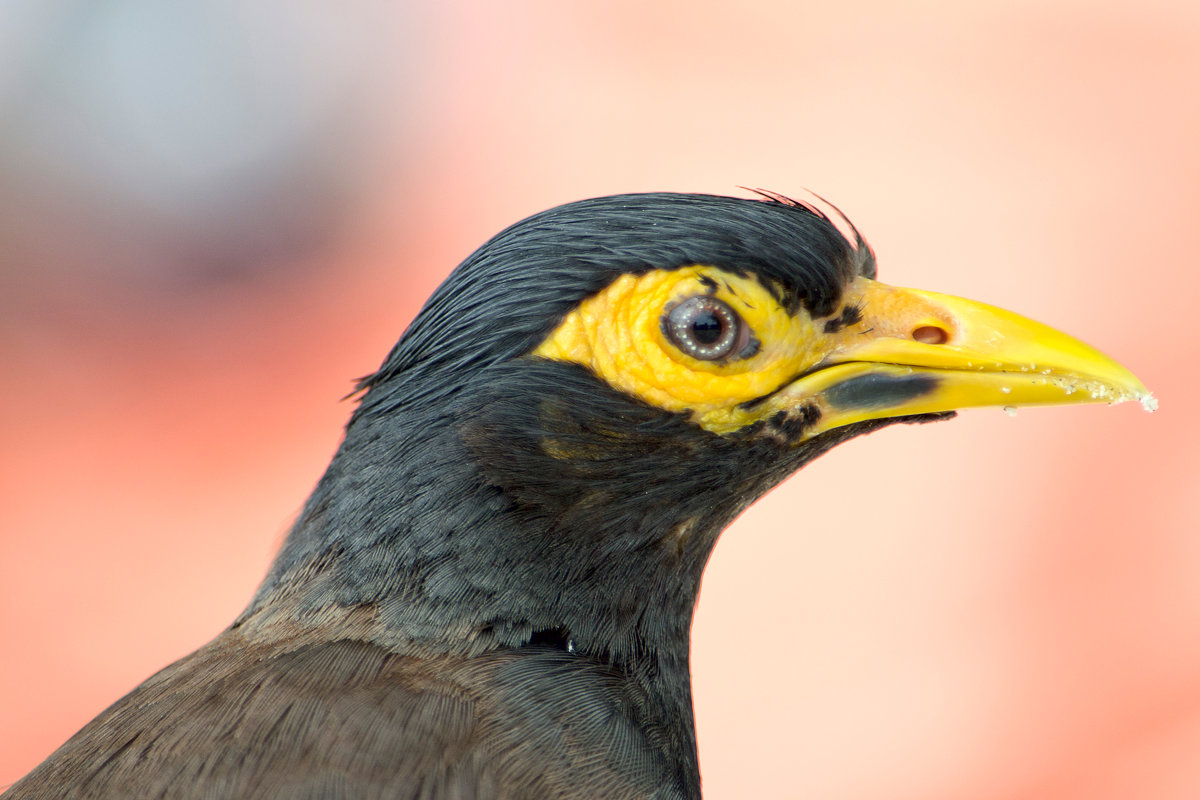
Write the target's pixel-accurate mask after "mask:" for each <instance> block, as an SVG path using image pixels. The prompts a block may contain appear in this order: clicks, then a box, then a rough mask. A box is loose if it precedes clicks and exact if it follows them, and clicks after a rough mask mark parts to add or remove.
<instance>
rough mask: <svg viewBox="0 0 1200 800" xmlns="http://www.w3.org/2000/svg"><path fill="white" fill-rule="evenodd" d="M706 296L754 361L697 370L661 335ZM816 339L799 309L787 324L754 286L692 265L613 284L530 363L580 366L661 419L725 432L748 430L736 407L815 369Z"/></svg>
mask: <svg viewBox="0 0 1200 800" xmlns="http://www.w3.org/2000/svg"><path fill="white" fill-rule="evenodd" d="M702 277H703V278H706V279H707V282H706V281H705V280H702V279H701V278H702ZM714 282H715V284H716V289H715V290H714V289H713V288H712V283H714ZM708 294H711V295H713V296H715V297H717V298H719V299H721V300H723V301H724V302H726V303H727V304H729V306H730V308H732V309H733V310H734V311H735V312H737V314H738V315H739V316H740V317H741V318H742V321H743V323H744V324H746V325H749V326H750V329H751V331H752V332H753V335H754V337H755V338H756V339H757V340H758V342H759V343H760V346H759V349H758V351H757V352H756V353H755V354H754V355H753V356H751V357H749V358H743V359H738V358H737V357H736V356H734V357H732V358H730V359H729V360H725V361H702V360H699V359H695V358H692V357H691V356H688V355H686V354H684V353H683V352H681V351H680V350H679V348H678V347H676V346H675V344H674V343H673V342H671V340H670V339H668V338H667V336H666V334H665V333H663V330H662V318H663V315H664V314H665V313H666V311H667V310H668V309H669V308H671V307H672V306H673V305H674V304H675V303H677V302H680V301H682V300H684V299H686V298H688V297H692V296H695V295H708ZM818 340H819V333H818V332H817V331H816V329H815V326H814V325H813V322H812V320H811V318H810V317H809V316H808V314H807V313H806V312H805V311H804V310H803V309H800V310H798V311H796V313H795V314H794V315H789V314H788V313H787V312H786V311H784V310H783V309H782V308H781V307H780V306H779V303H778V302H777V301H776V300H775V298H774V297H772V295H771V293H770V292H769V291H767V289H766V288H765V287H763V286H762V284H760V283H759V282H758V281H756V280H754V279H753V278H743V277H740V276H738V275H735V274H733V273H730V272H726V271H724V270H720V269H717V268H715V267H709V266H692V267H683V268H681V269H674V270H655V271H653V272H647V273H644V274H642V275H623V276H621V277H620V278H618V279H617V280H616V281H614V282H613V283H612V284H610V285H609V286H608V287H607V288H606V289H604V290H603V291H601V292H600V293H599V294H596V295H594V296H592V297H590V298H588V299H587V300H585V301H584V302H583V303H581V304H580V305H579V307H578V308H576V309H575V310H574V311H572V312H570V313H569V314H568V315H567V316H566V318H564V319H563V321H562V323H561V324H560V325H559V327H558V328H557V329H555V330H554V332H552V333H551V334H550V336H548V337H547V338H546V340H545V341H544V342H542V344H541V345H540V346H538V348H537V349H536V350H534V352H533V354H534V355H537V356H541V357H543V358H550V359H555V360H559V361H571V362H575V363H578V364H582V365H584V366H586V367H588V368H590V369H591V370H592V371H593V372H594V373H595V374H596V375H598V376H600V377H601V378H603V379H604V380H605V381H607V382H608V383H609V384H610V385H611V386H613V387H615V388H616V389H618V390H620V391H623V392H625V393H627V394H630V395H633V396H635V397H638V398H640V399H642V400H644V401H645V402H647V403H650V404H652V405H656V406H659V407H660V408H664V409H666V410H668V411H676V412H683V411H689V412H691V413H692V414H693V415H694V418H695V419H696V421H697V422H698V423H700V424H701V425H702V426H703V427H705V428H707V429H709V430H711V431H713V432H715V433H729V432H732V431H735V430H737V429H739V428H741V427H744V426H745V425H747V424H749V423H750V422H752V421H754V418H755V417H754V415H753V414H749V413H747V412H746V411H743V410H741V409H738V405H739V404H741V403H744V402H746V401H747V400H753V399H755V398H757V397H761V396H762V395H765V394H768V393H770V392H772V391H774V390H775V389H777V388H779V387H780V386H782V385H783V384H785V383H787V382H788V381H790V380H791V379H793V378H794V377H795V376H796V375H797V374H798V373H799V372H801V371H803V370H804V369H805V368H807V366H809V365H810V364H812V363H813V362H814V361H816V360H819V358H820V357H821V356H820V354H819V353H818V352H817V344H818Z"/></svg>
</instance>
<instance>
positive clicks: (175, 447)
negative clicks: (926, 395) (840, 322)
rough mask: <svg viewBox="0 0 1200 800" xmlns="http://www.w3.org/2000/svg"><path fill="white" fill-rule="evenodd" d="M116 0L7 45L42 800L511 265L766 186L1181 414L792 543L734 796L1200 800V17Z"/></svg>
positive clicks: (738, 739) (25, 523)
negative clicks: (490, 240)
mask: <svg viewBox="0 0 1200 800" xmlns="http://www.w3.org/2000/svg"><path fill="white" fill-rule="evenodd" d="M82 5H86V4H78V3H70V2H61V1H59V2H48V1H47V2H43V3H42V4H40V5H38V4H32V3H26V4H23V5H22V4H16V6H15V7H16V8H23V9H25V10H24V12H23V14H22V13H19V12H16V11H9V12H6V13H8V14H9V15H10V16H12V17H14V18H15V19H16V21H17V22H18V23H19V26H18V27H17V29H16V30H17V31H18V35H14V36H8V37H5V41H7V42H8V44H6V45H4V46H2V47H0V52H5V53H7V55H3V56H0V61H3V64H0V66H3V65H4V64H6V65H7V66H8V67H10V68H11V69H5V70H0V72H2V73H4V74H5V75H6V76H7V77H5V78H4V79H3V81H0V111H3V110H4V109H5V108H7V109H8V111H6V112H5V113H4V118H5V119H6V120H7V122H6V125H8V126H9V127H12V126H16V128H17V129H18V132H19V133H20V136H17V137H16V138H15V139H14V137H13V136H10V135H8V134H6V136H7V144H5V145H2V147H3V148H5V151H4V153H3V154H2V155H0V178H2V179H0V219H3V220H4V221H3V222H0V248H2V249H0V279H2V280H3V281H4V284H5V286H4V288H3V290H0V363H3V365H4V366H3V371H2V372H0V398H2V399H0V403H3V415H2V416H0V442H2V443H3V444H2V446H0V448H2V450H0V452H2V453H3V456H2V461H0V470H2V474H0V566H2V569H3V581H0V637H2V640H3V651H4V652H3V656H0V785H4V784H7V783H10V782H12V781H14V780H15V779H16V778H18V777H19V776H20V775H22V774H23V773H24V772H25V771H27V770H28V769H30V768H31V767H33V766H34V765H35V764H36V763H37V762H38V761H39V760H41V759H42V758H44V757H45V756H46V755H47V754H48V753H50V751H51V750H53V749H54V747H56V746H57V745H58V744H59V743H60V742H61V741H63V740H64V739H66V738H67V737H68V736H69V735H70V734H71V733H73V732H74V731H75V730H77V729H78V728H79V727H80V726H81V725H82V724H83V723H85V722H86V721H87V720H88V719H89V718H91V717H92V716H93V715H95V714H96V713H98V712H99V711H100V710H101V709H103V708H104V707H105V706H106V705H108V704H109V703H110V702H112V701H113V700H115V699H116V698H117V697H118V696H120V695H121V694H123V693H124V692H126V691H127V690H129V689H130V688H132V687H133V686H134V685H136V684H137V683H138V682H139V681H141V680H142V679H143V678H145V677H146V676H148V675H149V674H150V673H152V672H153V671H155V670H157V669H158V668H160V667H162V666H163V665H165V664H167V663H168V662H170V661H172V660H173V659H176V658H178V657H180V656H182V655H184V654H185V653H187V652H189V651H190V650H192V649H193V648H195V647H197V646H198V645H200V644H201V643H203V642H204V641H206V640H207V639H208V638H210V637H212V636H213V635H215V634H216V633H217V632H218V631H220V630H221V629H222V627H224V626H225V625H226V624H227V623H228V622H229V621H230V620H231V619H232V618H233V617H234V616H235V615H236V614H237V613H238V611H239V610H240V609H241V608H242V606H243V605H244V604H245V603H246V601H247V600H248V598H249V596H250V594H251V592H252V591H253V589H254V586H255V585H256V582H257V581H258V580H259V579H260V577H261V576H262V574H263V572H264V570H265V569H266V567H267V564H268V562H269V559H270V558H271V555H272V552H273V551H274V549H275V548H276V547H277V545H278V543H279V541H280V539H281V537H282V536H283V534H284V532H285V530H286V528H287V526H288V524H289V521H290V519H291V518H292V516H293V515H294V513H295V512H296V510H297V509H298V507H299V506H300V504H301V503H302V502H303V500H304V498H305V496H306V494H307V492H308V491H309V489H310V487H311V486H312V485H313V483H314V482H315V481H316V479H317V477H318V476H319V475H320V472H321V470H322V469H323V468H324V466H325V464H326V461H327V459H328V457H329V456H330V455H331V453H332V451H333V449H334V447H335V446H336V444H337V441H338V437H339V433H340V426H341V425H342V424H343V422H344V421H345V419H346V417H347V415H348V414H349V412H350V408H351V407H350V405H349V404H348V403H344V402H339V400H338V398H340V397H341V396H342V395H344V394H345V393H346V392H347V391H348V390H349V388H350V380H351V379H352V378H354V377H356V376H358V375H362V374H364V373H367V372H369V371H370V370H372V369H373V368H374V366H376V365H377V364H378V363H379V361H380V360H381V359H382V358H383V356H384V355H385V354H386V353H387V351H388V349H389V348H390V347H391V345H392V344H393V342H394V341H395V339H396V338H397V337H398V335H399V334H400V332H401V331H402V330H403V329H404V326H405V324H406V323H407V321H408V320H409V319H411V317H412V315H413V314H414V313H415V312H416V310H417V309H418V308H419V306H420V303H421V302H422V300H423V299H424V297H425V296H426V295H427V294H428V292H429V291H431V290H432V288H433V287H434V286H435V285H436V284H437V283H438V281H440V280H441V278H442V277H444V276H445V274H446V273H447V272H448V271H449V270H450V269H451V268H452V267H453V266H454V265H455V264H456V263H457V262H458V261H459V260H460V259H461V258H462V257H463V256H465V255H466V254H467V253H468V252H469V251H470V250H472V249H473V248H474V247H475V246H476V245H478V244H479V243H481V242H482V241H483V239H484V238H486V237H487V236H489V235H490V234H491V233H493V232H495V231H496V230H498V229H499V228H500V227H502V226H504V225H506V224H508V223H509V222H512V221H514V220H515V219H517V218H520V217H522V216H525V215H527V214H529V213H532V212H534V211H537V210H540V209H543V208H546V207H548V206H551V205H555V204H557V203H560V202H564V201H568V200H573V199H577V198H582V197H585V196H591V195H597V194H605V193H612V192H624V191H640V190H676V191H703V192H715V193H735V194H736V193H739V191H740V190H739V189H738V188H737V187H738V185H745V186H763V187H767V188H770V189H774V190H777V191H780V192H784V193H797V194H799V193H802V192H803V191H804V190H805V188H811V189H813V190H815V191H817V192H819V193H821V194H823V195H824V196H826V197H828V198H829V199H831V200H832V201H834V202H835V203H837V204H838V205H839V206H841V207H842V209H843V210H844V211H845V212H846V213H847V214H848V215H849V216H850V217H851V218H852V219H853V220H854V221H855V223H856V224H857V225H858V226H859V227H860V228H861V229H862V230H863V231H864V232H865V234H866V235H867V237H868V238H869V239H870V240H871V242H872V243H873V245H874V246H875V249H876V250H877V252H878V254H879V257H880V261H881V274H882V277H883V278H884V279H885V280H887V281H889V282H892V283H897V284H901V285H910V286H917V287H922V288H928V289H934V290H938V291H943V292H949V293H954V294H960V295H964V296H967V297H973V298H976V299H980V300H984V301H987V302H990V303H994V304H997V305H1002V306H1006V307H1009V308H1012V309H1014V310H1016V311H1020V312H1022V313H1025V314H1027V315H1030V316H1032V317H1034V318H1037V319H1041V320H1043V321H1046V322H1049V323H1051V324H1054V325H1056V326H1058V327H1061V328H1063V329H1065V330H1067V331H1069V332H1071V333H1073V334H1076V335H1078V336H1080V337H1081V338H1083V339H1085V340H1087V341H1089V342H1091V343H1092V344H1094V345H1096V346H1098V347H1100V348H1101V349H1103V350H1105V351H1107V352H1108V353H1110V354H1111V355H1113V356H1115V357H1117V358H1118V359H1120V360H1122V361H1123V362H1124V363H1126V364H1127V365H1129V366H1130V367H1131V368H1133V369H1134V371H1135V372H1137V373H1138V374H1139V376H1140V377H1141V378H1142V379H1143V380H1144V381H1145V382H1146V384H1147V385H1148V386H1150V387H1151V389H1153V390H1154V391H1155V392H1156V394H1157V395H1158V397H1159V398H1160V400H1161V402H1162V410H1161V411H1159V412H1158V413H1157V414H1154V415H1147V414H1145V413H1143V412H1142V411H1141V410H1140V409H1138V408H1137V407H1135V406H1130V405H1126V406H1121V407H1117V408H1105V407H1083V408H1065V409H1063V408H1052V409H1027V410H1022V411H1021V412H1020V413H1019V414H1018V415H1017V418H1016V419H1010V418H1008V417H1006V416H1005V415H1004V414H1003V413H1001V412H1000V411H999V410H984V411H974V412H969V413H966V414H963V415H962V417H961V418H960V419H958V420H956V421H954V422H952V423H948V424H943V425H939V426H927V427H923V428H919V429H910V428H905V429H892V430H889V431H885V432H883V433H880V434H878V435H876V436H873V437H869V438H867V439H863V440H859V441H857V442H854V443H853V444H851V445H849V446H847V447H844V448H842V449H840V450H838V451H836V452H834V453H833V454H831V455H829V456H827V457H825V458H824V459H822V460H821V461H819V462H817V463H816V464H814V465H812V466H811V467H810V468H808V469H807V470H805V471H804V472H803V473H802V474H801V475H799V476H798V477H797V478H795V479H793V480H792V481H791V482H789V483H787V484H786V485H785V486H783V487H782V488H780V489H778V490H777V491H775V492H774V493H772V494H771V495H770V496H769V497H768V498H766V499H765V500H764V501H763V502H761V503H759V504H758V505H757V506H755V507H754V508H753V509H752V510H751V511H749V512H748V513H747V514H746V515H745V516H744V517H743V518H742V519H741V520H740V521H739V522H738V523H737V524H736V525H735V526H734V527H733V528H731V529H730V530H729V531H728V532H727V534H726V535H725V537H724V539H723V540H722V542H721V544H720V546H719V547H718V549H717V551H716V554H715V556H714V558H713V561H712V564H711V566H710V568H709V571H708V574H707V580H706V582H705V587H704V594H703V599H702V602H701V604H700V609H699V613H698V617H697V621H696V626H695V640H694V653H693V669H694V673H695V695H696V709H697V716H698V725H699V736H700V751H701V752H700V757H701V764H702V767H703V774H704V783H705V788H706V797H709V798H746V797H768V796H769V797H782V798H793V797H794V798H817V797H821V798H840V799H841V800H859V799H860V798H861V799H862V800H867V798H871V799H872V800H875V799H877V798H900V799H903V798H912V799H913V800H915V799H916V798H959V797H970V798H975V800H1074V799H1076V798H1078V800H1085V799H1086V800H1128V799H1129V798H1137V799H1138V800H1176V799H1178V800H1184V798H1188V799H1189V800H1194V798H1197V797H1200V535H1198V533H1200V524H1198V523H1200V512H1198V511H1197V509H1198V508H1200V503H1198V502H1197V499H1196V497H1195V492H1196V490H1197V477H1198V476H1200V466H1198V463H1197V452H1198V451H1200V450H1198V448H1200V436H1198V434H1200V422H1198V420H1200V416H1198V415H1197V410H1198V409H1197V403H1196V396H1197V391H1198V390H1200V385H1198V380H1197V363H1198V356H1200V348H1198V347H1197V344H1196V342H1197V341H1198V340H1200V337H1198V336H1197V335H1196V332H1195V331H1194V330H1193V329H1192V327H1191V326H1192V324H1193V322H1194V321H1195V318H1196V302H1197V297H1198V296H1200V277H1198V273H1200V270H1198V263H1197V262H1198V260H1200V222H1198V220H1200V4H1197V3H1195V2H1191V1H1190V0H1188V1H1185V0H1180V1H1179V2H1171V0H1138V2H1133V0H1124V1H1123V0H1112V1H1111V2H1083V1H1082V0H1079V1H1078V2H1052V3H1043V2H1033V1H1032V0H1019V1H1018V2H1002V1H1001V0H986V1H984V2H972V3H958V2H912V3H904V4H897V3H886V2H877V1H876V2H871V1H870V0H867V1H865V2H857V3H855V2H852V3H828V4H819V5H817V4H809V3H796V2H785V1H784V0H779V2H763V3H746V4H739V3H730V2H698V0H688V1H687V2H682V0H680V1H679V2H658V3H643V2H629V1H628V0H627V1H625V2H616V3H603V4H601V3H597V4H592V5H591V7H590V8H585V7H583V4H578V5H576V4H569V3H561V2H550V1H549V0H544V1H539V0H518V1H517V2H511V3H505V4H485V3H469V2H447V3H439V4H422V5H426V6H434V5H436V6H437V8H438V9H439V10H437V11H433V10H424V11H419V10H417V9H416V8H415V7H414V8H407V7H404V6H399V5H398V6H396V7H395V9H394V10H391V11H382V10H381V9H380V8H377V7H376V6H374V5H370V4H359V5H358V7H355V8H354V9H352V10H345V11H332V10H330V9H329V8H326V4H323V3H320V2H318V1H317V0H306V1H305V2H294V3H282V2H280V3H274V4H264V5H265V6H266V10H264V8H263V7H260V6H259V5H258V4H245V5H244V6H243V5H239V4H237V3H233V2H229V3H223V4H222V3H218V4H212V5H211V6H210V7H209V10H208V11H206V12H205V14H207V15H208V16H207V17H206V18H205V21H204V25H197V24H192V23H193V22H194V20H191V21H189V19H188V18H187V17H186V15H185V14H183V12H179V14H180V15H181V16H180V17H179V18H173V17H163V16H162V15H163V14H165V13H166V12H161V11H160V12H151V11H147V10H146V8H144V7H143V6H146V5H147V4H132V3H128V2H124V3H114V4H108V5H106V6H105V8H106V9H108V11H106V12H105V13H104V14H99V15H90V16H89V15H84V14H82V12H81V6H82ZM148 5H149V6H153V5H154V4H148ZM168 5H169V4H168ZM380 5H382V4H380ZM414 5H415V4H414ZM35 6H36V9H35ZM252 6H253V10H251V7H252ZM501 7H503V9H504V10H500V9H501ZM139 8H140V10H139ZM180 8H182V6H181V7H180ZM339 8H341V7H339ZM155 13H158V14H159V16H158V17H154V18H153V19H149V20H147V19H143V18H142V17H140V16H139V14H141V15H151V16H153V15H154V14H155ZM72 15H76V16H83V17H86V20H85V22H86V25H90V26H91V27H90V28H88V27H86V26H85V27H84V28H82V29H81V28H79V27H73V26H72V25H70V24H67V23H69V22H70V21H71V18H72ZM156 26H157V27H156ZM205 26H207V27H205ZM81 30H82V31H83V33H81V32H80V31H81ZM164 36H166V37H167V38H166V40H165V41H166V42H167V44H162V42H163V41H164V38H163V37H164ZM170 36H176V37H180V38H179V42H180V43H181V44H179V46H175V45H172V44H170V42H172V41H174V40H172V39H171V38H170ZM205 37H207V38H205ZM131 42H132V43H133V44H130V43H131ZM156 43H157V44H156ZM214 43H215V44H214ZM18 45H19V46H18ZM156 47H157V48H158V49H155V48H156ZM47 76H49V78H48V77H47ZM177 80H178V81H180V82H181V84H180V85H178V86H177V85H176V83H175V81H177ZM130 87H134V88H133V89H131V88H130ZM64 109H65V110H64ZM22 126H23V127H22ZM222 126H224V127H222ZM7 130H8V128H6V131H7ZM21 136H23V137H24V138H21ZM206 137H207V138H206ZM14 142H15V143H14ZM189 148H190V149H189ZM206 148H207V149H206ZM289 148H290V149H289ZM281 153H286V154H288V156H287V157H288V159H292V160H291V161H289V160H287V159H284V158H283V157H282V156H281V155H280V154H281ZM293 156H294V158H293ZM97 165H98V166H97Z"/></svg>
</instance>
